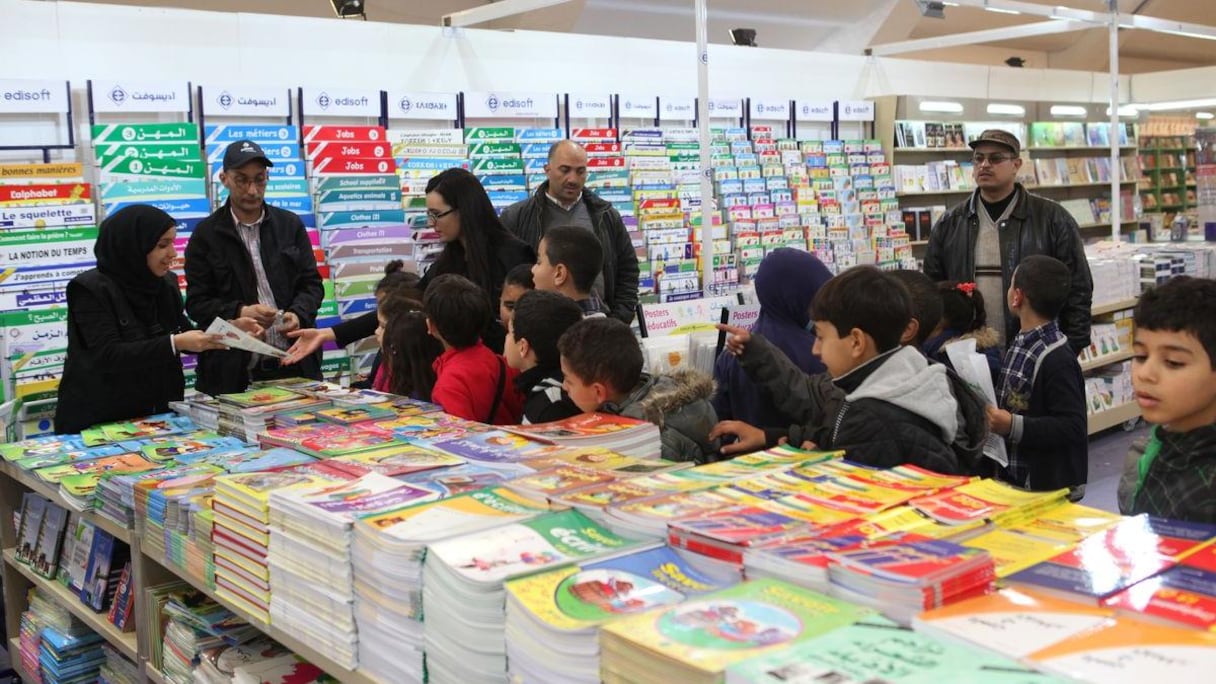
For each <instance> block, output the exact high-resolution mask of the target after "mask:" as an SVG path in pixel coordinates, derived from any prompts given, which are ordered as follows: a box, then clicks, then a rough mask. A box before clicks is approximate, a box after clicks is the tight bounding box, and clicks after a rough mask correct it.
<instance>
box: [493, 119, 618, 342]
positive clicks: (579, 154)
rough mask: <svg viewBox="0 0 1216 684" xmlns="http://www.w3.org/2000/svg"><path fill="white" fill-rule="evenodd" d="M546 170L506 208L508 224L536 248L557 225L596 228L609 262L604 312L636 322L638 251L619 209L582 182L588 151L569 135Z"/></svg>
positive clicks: (600, 289)
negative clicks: (540, 179)
mask: <svg viewBox="0 0 1216 684" xmlns="http://www.w3.org/2000/svg"><path fill="white" fill-rule="evenodd" d="M545 174H546V175H547V176H548V177H549V179H548V180H547V181H545V182H544V183H542V184H541V186H540V187H539V188H537V189H536V193H535V194H533V195H532V196H531V197H529V198H528V199H526V200H523V201H522V202H516V203H515V204H512V205H511V206H509V207H507V208H506V209H505V210H503V212H502V216H501V217H500V218H501V219H502V223H503V225H504V226H506V227H507V229H508V230H510V231H511V232H512V233H515V235H516V237H518V238H519V239H520V240H523V241H524V242H525V243H527V244H528V245H530V246H531V247H532V249H536V248H537V247H538V246H539V245H540V240H541V238H543V237H544V236H545V232H546V231H547V230H549V229H550V228H552V227H554V226H564V225H576V226H581V227H583V228H586V229H587V230H590V231H592V232H593V233H595V236H596V237H597V238H599V240H600V244H601V245H603V246H604V260H603V264H604V265H603V270H602V271H601V273H600V277H599V278H596V281H595V286H594V288H593V291H594V293H595V294H596V295H597V296H598V297H599V300H600V301H601V302H603V303H604V306H605V307H606V308H607V311H605V313H607V314H608V315H609V316H611V317H612V318H616V319H618V320H621V321H623V322H625V323H630V322H632V321H633V314H634V310H635V309H636V308H637V304H638V255H637V252H636V251H635V250H634V247H633V240H632V239H631V238H630V237H629V232H628V231H626V230H625V223H624V222H623V221H622V220H621V215H620V213H618V212H617V210H616V209H614V208H613V207H612V205H611V204H609V203H608V202H605V201H604V200H602V199H600V198H599V197H598V196H596V194H595V193H594V192H591V191H590V190H587V189H585V188H584V187H583V186H584V184H585V183H586V182H587V152H586V150H584V149H583V148H582V147H580V146H579V145H578V143H575V142H572V141H570V140H562V141H560V142H557V143H554V144H553V146H552V147H551V148H549V161H548V163H547V164H545Z"/></svg>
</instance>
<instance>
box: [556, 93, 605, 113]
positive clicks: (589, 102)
mask: <svg viewBox="0 0 1216 684" xmlns="http://www.w3.org/2000/svg"><path fill="white" fill-rule="evenodd" d="M566 97H568V98H569V102H570V104H569V107H570V111H569V112H568V113H569V114H570V116H571V117H572V118H582V119H606V118H608V117H609V116H611V115H612V98H611V97H609V96H608V95H575V94H571V95H567V96H566Z"/></svg>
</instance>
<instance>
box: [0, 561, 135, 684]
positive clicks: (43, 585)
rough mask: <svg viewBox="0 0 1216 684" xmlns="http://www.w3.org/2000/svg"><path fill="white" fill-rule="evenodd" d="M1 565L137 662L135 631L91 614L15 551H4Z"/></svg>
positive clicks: (73, 596)
mask: <svg viewBox="0 0 1216 684" xmlns="http://www.w3.org/2000/svg"><path fill="white" fill-rule="evenodd" d="M4 562H5V563H8V564H9V565H10V566H12V567H14V568H16V569H17V571H18V572H20V573H21V574H22V575H24V576H25V578H26V579H28V580H29V581H30V582H33V583H34V586H36V587H38V588H39V589H40V590H42V591H45V592H46V593H47V594H50V595H51V596H53V597H55V600H57V601H58V602H59V603H60V604H62V605H63V607H64V608H67V609H68V612H70V613H71V614H72V615H75V616H76V617H77V618H80V621H81V622H83V623H85V624H86V625H88V626H89V628H90V629H92V630H93V631H95V632H97V633H98V634H99V635H101V638H103V639H105V640H106V641H108V642H110V645H111V646H113V647H114V648H116V649H118V651H119V652H120V653H122V654H123V655H124V656H126V657H128V658H130V659H131V661H132V662H135V663H138V662H139V650H138V647H137V646H136V639H135V632H122V631H120V630H119V629H118V628H117V627H115V626H114V625H112V624H110V621H109V620H107V619H106V614H105V613H94V612H93V609H91V608H89V607H88V606H86V605H84V604H83V603H81V602H80V597H79V596H77V595H76V594H73V593H72V592H71V591H68V589H67V587H65V586H63V585H62V584H60V583H58V582H55V581H52V580H48V579H47V578H45V577H42V576H41V575H39V574H37V573H35V572H34V571H33V570H32V569H30V567H29V566H28V565H25V564H23V563H20V562H18V561H17V553H16V550H15V549H5V550H4Z"/></svg>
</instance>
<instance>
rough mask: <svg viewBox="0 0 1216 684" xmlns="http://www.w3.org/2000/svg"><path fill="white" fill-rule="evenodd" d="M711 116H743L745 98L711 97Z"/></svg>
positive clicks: (723, 117) (732, 117)
mask: <svg viewBox="0 0 1216 684" xmlns="http://www.w3.org/2000/svg"><path fill="white" fill-rule="evenodd" d="M709 116H710V117H711V118H722V119H727V118H730V119H738V118H741V117H742V116H743V100H741V99H739V98H737V97H731V98H716V97H711V98H709Z"/></svg>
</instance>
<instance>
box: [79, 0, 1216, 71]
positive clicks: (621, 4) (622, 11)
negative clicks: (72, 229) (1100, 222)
mask: <svg viewBox="0 0 1216 684" xmlns="http://www.w3.org/2000/svg"><path fill="white" fill-rule="evenodd" d="M85 1H93V0H85ZM107 1H108V2H109V3H110V4H123V5H142V6H168V7H179V8H189V9H204V10H215V11H225V12H238V11H243V12H260V13H267V14H286V15H294V16H315V17H333V9H332V6H331V4H330V1H329V0H177V1H176V2H171V1H169V0H107ZM487 1H488V0H365V4H366V7H367V14H368V17H369V19H370V20H372V21H387V22H400V23H414V24H430V25H436V26H437V25H439V23H440V18H441V17H442V16H443V15H445V14H449V13H452V12H456V11H460V10H463V9H468V8H470V7H476V6H479V5H482V4H485V2H487ZM1023 1H1027V2H1034V3H1037V4H1041V5H1046V6H1056V5H1063V6H1066V7H1073V8H1076V9H1085V10H1092V11H1105V10H1106V7H1107V2H1106V0H1023ZM707 2H708V7H709V40H710V42H712V43H723V44H729V43H730V37H729V33H728V32H729V30H730V29H731V28H753V29H756V32H757V43H758V44H759V45H761V46H763V47H770V48H786V49H794V50H819V51H828V52H847V53H854V54H860V53H862V52H864V50H865V49H866V48H867V47H869V46H871V45H875V44H881V43H885V42H894V41H902V40H909V39H916V38H929V37H934V36H942V35H949V34H955V33H963V32H968V31H976V30H981V29H991V28H1000V27H1005V26H1014V25H1017V24H1023V23H1031V22H1038V21H1044V18H1042V17H1029V16H1013V15H1008V14H997V13H993V12H987V11H984V10H981V9H975V8H967V7H947V8H946V18H945V19H930V18H925V17H922V16H920V13H919V12H918V11H917V9H916V6H915V2H914V0H707ZM693 7H694V2H693V0H573V1H572V2H568V3H566V4H564V5H558V6H556V7H552V8H548V9H544V10H537V11H533V12H529V13H526V14H522V15H518V16H516V17H512V18H510V19H505V20H501V21H498V22H494V23H492V24H487V25H485V27H486V28H498V29H512V28H519V29H529V30H543V31H560V32H571V33H586V34H599V35H617V36H629V37H638V38H652V39H666V40H682V41H690V40H693V39H694V38H695V35H694V30H695V29H694V26H695V24H694V19H693ZM1119 9H1120V11H1122V12H1129V13H1137V14H1142V15H1145V16H1151V17H1157V18H1162V19H1171V20H1175V21H1186V22H1193V23H1197V24H1208V25H1212V24H1216V12H1214V11H1213V10H1214V9H1216V0H1119ZM335 20H336V19H335ZM740 49H743V48H740ZM1107 50H1108V48H1107V35H1106V32H1105V30H1104V29H1090V30H1087V31H1081V32H1074V33H1064V34H1056V35H1051V36H1040V37H1035V38H1025V39H1019V40H1011V41H1002V42H998V43H989V44H984V45H979V46H975V47H965V48H952V49H946V50H935V51H930V52H922V53H907V54H906V55H905V56H907V57H916V58H925V59H935V60H943V61H956V62H959V61H961V62H973V63H983V64H1001V63H1003V62H1004V60H1005V59H1006V58H1008V57H1011V56H1021V57H1023V58H1024V59H1025V60H1026V64H1027V66H1031V67H1050V68H1066V69H1080V70H1091V71H1103V70H1106V69H1107V68H1108V54H1107ZM1210 65H1216V41H1207V40H1201V39H1196V38H1185V37H1176V36H1168V35H1163V34H1155V33H1149V32H1145V31H1134V30H1125V31H1121V32H1120V67H1121V68H1120V71H1122V72H1123V73H1140V72H1145V71H1159V70H1164V69H1180V68H1187V67H1197V66H1210Z"/></svg>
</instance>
